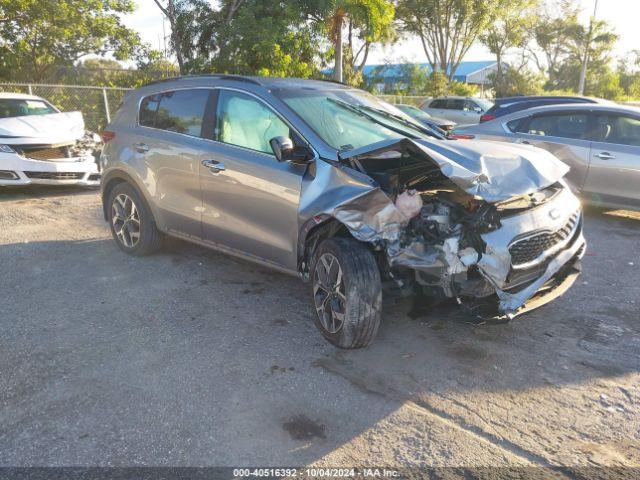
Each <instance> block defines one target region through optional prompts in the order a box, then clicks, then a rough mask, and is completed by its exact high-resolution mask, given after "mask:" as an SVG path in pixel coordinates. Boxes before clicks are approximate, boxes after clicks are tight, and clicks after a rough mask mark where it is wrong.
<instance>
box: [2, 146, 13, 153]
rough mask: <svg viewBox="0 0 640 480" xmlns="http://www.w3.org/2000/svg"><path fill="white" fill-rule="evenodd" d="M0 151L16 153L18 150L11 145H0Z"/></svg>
mask: <svg viewBox="0 0 640 480" xmlns="http://www.w3.org/2000/svg"><path fill="white" fill-rule="evenodd" d="M0 152H2V153H16V151H15V150H14V149H13V148H11V147H10V146H9V145H0Z"/></svg>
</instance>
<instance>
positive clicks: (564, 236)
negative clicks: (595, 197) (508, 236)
mask: <svg viewBox="0 0 640 480" xmlns="http://www.w3.org/2000/svg"><path fill="white" fill-rule="evenodd" d="M579 222H580V211H577V212H575V213H574V214H573V215H572V216H571V217H570V218H569V220H568V221H567V223H566V224H565V225H564V227H562V228H561V229H559V230H556V231H555V232H540V233H536V234H534V235H530V236H527V237H525V238H522V239H520V240H516V241H515V242H514V243H512V244H511V246H510V247H509V253H510V254H511V264H512V265H513V266H514V267H523V266H527V265H528V264H532V263H537V262H536V260H537V259H538V258H540V257H541V256H542V255H543V254H544V253H547V254H550V253H551V252H553V250H555V249H556V248H558V247H559V246H561V245H562V244H564V243H566V242H567V241H568V240H569V239H570V237H571V236H572V234H573V233H574V231H575V229H576V228H577V226H578V224H579Z"/></svg>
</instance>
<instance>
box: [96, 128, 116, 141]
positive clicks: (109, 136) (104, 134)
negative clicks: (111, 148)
mask: <svg viewBox="0 0 640 480" xmlns="http://www.w3.org/2000/svg"><path fill="white" fill-rule="evenodd" d="M100 137H101V138H102V141H103V142H104V143H107V142H108V141H109V140H113V139H114V138H116V132H111V131H109V130H103V131H102V133H101V134H100Z"/></svg>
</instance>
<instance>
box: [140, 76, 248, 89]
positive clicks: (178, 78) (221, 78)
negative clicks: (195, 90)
mask: <svg viewBox="0 0 640 480" xmlns="http://www.w3.org/2000/svg"><path fill="white" fill-rule="evenodd" d="M188 78H217V79H220V80H237V81H238V82H247V83H252V84H254V85H261V84H260V82H258V81H257V80H254V79H253V78H249V77H245V76H242V75H231V74H228V73H202V74H197V75H179V76H177V77H170V78H162V79H160V80H153V81H151V82H149V83H145V84H144V85H143V86H147V85H155V84H157V83H164V82H172V81H174V80H182V79H188Z"/></svg>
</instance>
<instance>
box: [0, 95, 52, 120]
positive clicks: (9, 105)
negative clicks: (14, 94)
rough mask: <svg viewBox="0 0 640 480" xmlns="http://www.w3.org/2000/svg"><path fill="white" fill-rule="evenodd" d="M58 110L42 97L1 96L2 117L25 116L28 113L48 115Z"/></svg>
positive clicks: (0, 108)
mask: <svg viewBox="0 0 640 480" xmlns="http://www.w3.org/2000/svg"><path fill="white" fill-rule="evenodd" d="M48 113H58V111H57V110H56V109H55V107H53V106H52V105H50V104H49V103H47V102H45V101H44V100H40V99H30V98H0V118H8V117H24V116H26V115H46V114H48Z"/></svg>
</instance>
